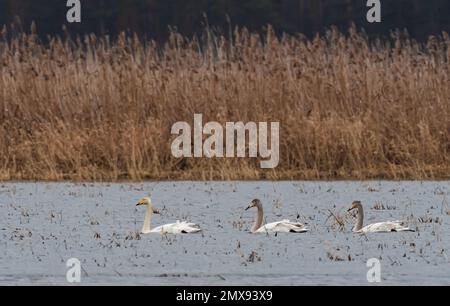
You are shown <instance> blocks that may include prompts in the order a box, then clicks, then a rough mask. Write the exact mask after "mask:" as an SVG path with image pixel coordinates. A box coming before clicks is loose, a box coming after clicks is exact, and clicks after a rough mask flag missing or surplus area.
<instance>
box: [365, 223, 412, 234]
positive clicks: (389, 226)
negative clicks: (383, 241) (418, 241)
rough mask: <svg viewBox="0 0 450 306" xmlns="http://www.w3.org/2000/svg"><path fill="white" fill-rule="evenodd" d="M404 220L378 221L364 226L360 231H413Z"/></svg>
mask: <svg viewBox="0 0 450 306" xmlns="http://www.w3.org/2000/svg"><path fill="white" fill-rule="evenodd" d="M404 224H405V223H404V222H401V221H393V222H392V221H388V222H378V223H373V224H370V225H367V226H365V227H363V228H362V229H361V230H360V231H359V232H361V233H388V232H403V231H413V230H411V229H410V228H408V227H406V226H404Z"/></svg>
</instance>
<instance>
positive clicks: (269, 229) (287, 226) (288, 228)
mask: <svg viewBox="0 0 450 306" xmlns="http://www.w3.org/2000/svg"><path fill="white" fill-rule="evenodd" d="M252 207H256V208H257V213H256V221H255V223H254V224H253V226H252V228H251V229H250V231H251V232H252V233H254V234H263V233H264V234H266V233H305V232H307V231H308V229H307V228H306V227H305V225H303V224H301V223H295V222H290V221H289V220H282V221H278V222H272V223H268V224H265V225H263V217H264V214H263V207H262V204H261V201H260V200H258V199H254V200H253V201H252V202H251V203H250V205H249V206H248V207H247V208H246V209H245V210H249V209H250V208H252Z"/></svg>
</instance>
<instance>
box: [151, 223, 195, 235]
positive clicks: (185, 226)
mask: <svg viewBox="0 0 450 306" xmlns="http://www.w3.org/2000/svg"><path fill="white" fill-rule="evenodd" d="M198 232H201V228H200V227H199V226H198V225H197V224H195V223H189V222H186V221H177V222H176V223H169V224H165V225H161V226H158V227H155V228H154V229H152V230H150V231H149V232H147V233H157V234H161V235H164V234H193V233H198ZM147 233H143V234H147Z"/></svg>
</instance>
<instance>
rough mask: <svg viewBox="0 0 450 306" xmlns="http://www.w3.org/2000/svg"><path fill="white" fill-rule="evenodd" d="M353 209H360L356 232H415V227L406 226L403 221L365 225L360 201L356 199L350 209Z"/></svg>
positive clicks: (355, 227) (354, 229) (354, 228)
mask: <svg viewBox="0 0 450 306" xmlns="http://www.w3.org/2000/svg"><path fill="white" fill-rule="evenodd" d="M353 209H357V210H358V217H357V219H356V223H355V226H354V227H353V231H354V232H355V233H361V234H365V233H389V232H414V230H413V229H410V228H408V227H405V226H404V222H402V221H387V222H378V223H373V224H370V225H367V226H365V227H363V222H364V210H363V207H362V204H361V202H360V201H354V202H353V203H352V206H351V207H350V208H349V209H348V211H352V210H353Z"/></svg>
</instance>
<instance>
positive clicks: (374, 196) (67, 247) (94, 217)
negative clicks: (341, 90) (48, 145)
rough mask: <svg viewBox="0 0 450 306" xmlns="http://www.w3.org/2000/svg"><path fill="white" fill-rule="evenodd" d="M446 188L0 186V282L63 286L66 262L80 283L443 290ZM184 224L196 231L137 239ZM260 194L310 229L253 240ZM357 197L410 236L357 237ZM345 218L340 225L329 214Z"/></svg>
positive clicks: (446, 276) (448, 272)
mask: <svg viewBox="0 0 450 306" xmlns="http://www.w3.org/2000/svg"><path fill="white" fill-rule="evenodd" d="M449 192H450V183H449V182H226V183H218V182H211V183H203V182H195V183H194V182H164V183H141V184H129V183H127V184H73V183H7V184H3V185H1V186H0V249H1V252H0V285H30V284H31V285H67V284H68V283H67V281H66V272H67V270H68V268H67V267H66V261H67V260H68V259H69V258H78V259H79V260H80V261H81V263H82V268H83V272H82V280H81V282H82V284H84V285H108V284H111V285H355V284H361V285H368V284H369V283H368V282H367V278H366V274H367V271H368V268H367V267H366V262H367V260H368V259H370V258H377V259H379V260H380V262H381V272H382V284H385V285H401V284H406V285H422V284H424V285H433V284H436V285H450V260H449V258H448V256H449V252H450V238H449V233H450V206H449ZM148 194H151V196H152V199H153V202H154V204H155V206H157V207H158V208H159V209H160V210H161V212H162V214H161V215H158V216H154V218H153V220H152V226H157V225H160V224H164V223H170V222H174V221H176V220H178V219H187V220H190V221H194V222H197V223H200V224H201V225H202V227H203V228H204V232H203V234H200V235H188V236H167V237H161V236H159V235H142V236H139V235H137V234H136V233H137V232H139V230H140V229H141V227H142V221H143V219H144V214H145V208H143V207H135V203H136V202H137V200H138V199H139V198H140V197H143V196H146V195H148ZM253 198H260V199H261V201H262V203H263V205H264V208H265V217H266V220H267V221H276V220H280V219H284V218H288V219H291V220H292V221H293V220H298V221H301V222H304V223H307V224H308V226H309V227H310V229H311V231H310V232H309V233H306V234H279V235H277V236H274V235H270V236H269V235H256V236H255V235H252V234H249V232H248V230H249V228H250V226H251V223H252V221H253V218H254V214H255V213H256V212H255V211H244V208H245V207H246V206H247V205H248V203H249V202H250V201H251V200H252V199H253ZM353 200H361V201H362V202H363V205H364V206H365V213H366V220H365V223H366V224H367V223H368V222H376V221H385V220H398V219H401V220H408V221H409V222H410V226H411V227H412V228H414V229H416V230H417V231H416V232H415V233H389V234H372V235H369V236H360V235H357V234H353V233H351V228H352V223H353V221H354V218H353V217H352V216H351V215H347V216H346V213H345V210H346V209H347V208H348V206H349V205H350V203H351V202H352V201H353ZM331 213H333V214H335V215H336V216H338V215H340V216H346V217H345V218H344V221H345V225H344V226H343V227H340V226H338V224H337V223H336V220H335V219H334V217H332V216H331Z"/></svg>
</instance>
